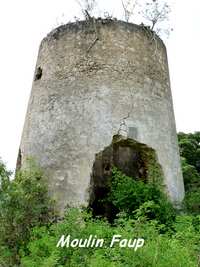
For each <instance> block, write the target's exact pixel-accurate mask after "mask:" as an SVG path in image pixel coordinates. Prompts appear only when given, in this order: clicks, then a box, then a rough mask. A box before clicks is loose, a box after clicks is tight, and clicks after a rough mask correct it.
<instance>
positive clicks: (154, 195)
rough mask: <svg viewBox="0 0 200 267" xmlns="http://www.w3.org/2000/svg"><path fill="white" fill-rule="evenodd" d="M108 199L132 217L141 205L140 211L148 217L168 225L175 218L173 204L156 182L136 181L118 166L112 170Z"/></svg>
mask: <svg viewBox="0 0 200 267" xmlns="http://www.w3.org/2000/svg"><path fill="white" fill-rule="evenodd" d="M108 199H109V201H111V202H112V204H114V205H115V207H116V208H117V209H118V210H119V211H120V212H122V211H123V212H125V213H126V214H127V215H128V216H130V217H134V216H135V214H136V211H137V209H138V208H139V207H140V212H142V214H143V215H144V216H146V217H147V218H148V219H150V220H152V219H156V220H158V221H159V223H161V224H165V225H166V226H170V225H172V223H173V221H174V218H175V211H174V209H173V207H172V204H171V203H170V202H169V201H168V200H167V197H166V196H165V195H164V193H163V192H161V191H160V190H159V188H158V187H157V186H156V185H155V184H152V183H149V184H148V183H147V184H145V183H144V182H143V181H136V180H134V179H133V178H132V177H128V176H126V175H124V174H123V173H122V172H120V171H119V170H117V169H116V168H113V170H112V182H111V191H110V193H109V196H108Z"/></svg>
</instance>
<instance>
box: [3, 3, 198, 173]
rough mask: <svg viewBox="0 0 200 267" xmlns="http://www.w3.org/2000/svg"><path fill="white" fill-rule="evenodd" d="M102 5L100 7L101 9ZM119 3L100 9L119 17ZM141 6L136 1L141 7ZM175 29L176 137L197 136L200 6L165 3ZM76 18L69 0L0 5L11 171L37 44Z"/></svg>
mask: <svg viewBox="0 0 200 267" xmlns="http://www.w3.org/2000/svg"><path fill="white" fill-rule="evenodd" d="M104 1H105V0H102V1H100V2H101V3H102V5H103V2H104ZM120 2H121V1H120V0H115V1H114V0H106V1H105V9H107V10H109V12H111V13H112V14H113V15H114V16H118V17H119V16H121V11H120V10H121V3H120ZM140 2H141V1H140ZM168 2H169V3H170V4H171V9H172V15H171V26H172V28H173V29H174V30H173V32H172V33H171V35H170V37H169V40H168V41H166V45H167V48H168V59H169V68H170V75H171V87H172V94H173V102H174V110H175V117H176V125H177V130H178V131H184V132H194V131H198V130H199V131H200V119H199V115H200V104H199V101H200V90H199V77H200V74H199V70H200V67H199V64H200V16H199V11H200V1H198V0H190V1H183V0H182V1H181V0H176V1H175V2H174V1H173V0H170V1H168ZM74 16H80V12H79V7H78V5H77V4H76V3H75V1H73V0H29V1H27V0H18V1H16V0H6V1H1V3H0V25H1V31H0V36H1V37H0V38H1V41H0V77H1V80H0V85H1V87H0V125H1V129H0V157H1V158H2V159H3V161H4V162H6V163H7V165H8V167H9V168H10V169H12V170H14V168H15V162H16V157H17V152H18V148H19V144H20V138H21V134H22V129H23V124H24V119H25V113H26V108H27V104H28V98H29V95H30V91H31V85H32V80H33V73H34V68H35V64H36V59H37V53H38V48H39V44H40V41H41V39H42V38H43V37H44V36H46V34H47V33H48V32H49V31H50V30H52V29H53V28H54V27H55V26H57V25H58V24H60V23H61V22H67V21H68V20H72V19H73V17H74Z"/></svg>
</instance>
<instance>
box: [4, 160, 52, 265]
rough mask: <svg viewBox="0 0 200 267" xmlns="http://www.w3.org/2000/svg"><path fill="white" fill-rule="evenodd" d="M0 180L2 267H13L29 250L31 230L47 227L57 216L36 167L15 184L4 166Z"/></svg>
mask: <svg viewBox="0 0 200 267" xmlns="http://www.w3.org/2000/svg"><path fill="white" fill-rule="evenodd" d="M0 177H1V188H0V263H1V264H2V265H3V264H4V265H5V266H6V267H8V266H12V267H13V266H14V264H17V263H18V262H19V261H20V259H19V250H20V249H21V248H22V247H26V244H27V242H28V240H29V235H30V230H31V229H32V228H33V227H34V226H41V225H47V224H48V223H49V222H51V221H52V220H53V218H54V216H55V214H54V208H53V202H52V201H51V200H50V198H49V197H48V193H47V187H46V185H45V182H44V178H43V174H42V172H41V170H39V169H38V168H36V166H34V164H33V163H31V162H29V164H28V165H27V168H26V169H25V170H22V171H19V172H18V173H17V174H16V178H15V179H14V180H13V181H11V180H10V173H9V172H8V171H7V170H6V167H5V165H4V164H3V163H1V164H0ZM4 265H3V266H4Z"/></svg>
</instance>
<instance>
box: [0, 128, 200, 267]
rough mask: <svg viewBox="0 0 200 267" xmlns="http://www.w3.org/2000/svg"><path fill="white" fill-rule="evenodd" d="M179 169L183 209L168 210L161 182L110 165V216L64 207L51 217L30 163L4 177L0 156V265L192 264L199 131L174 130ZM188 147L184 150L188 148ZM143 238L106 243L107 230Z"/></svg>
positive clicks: (198, 225) (199, 232) (199, 230)
mask: <svg viewBox="0 0 200 267" xmlns="http://www.w3.org/2000/svg"><path fill="white" fill-rule="evenodd" d="M179 142H180V151H181V156H182V169H183V176H184V182H185V187H186V198H185V203H186V207H187V211H188V213H189V214H181V215H177V214H175V211H174V209H173V208H172V205H171V204H170V203H169V202H168V200H167V198H166V197H165V195H164V194H163V193H162V192H161V191H160V189H159V188H158V187H157V186H155V184H154V183H153V182H152V181H151V183H144V182H142V181H136V180H134V179H133V178H132V177H128V176H126V175H124V174H123V173H121V172H120V171H119V170H117V169H116V168H114V169H113V171H112V179H111V184H110V192H109V194H108V196H107V199H105V201H110V202H111V203H112V205H114V206H115V207H116V209H117V210H118V211H119V213H118V214H117V216H116V218H115V220H114V222H113V223H112V224H110V223H108V222H107V220H106V219H105V218H94V217H93V216H92V215H91V213H90V212H89V211H87V210H81V209H68V210H67V213H66V215H65V217H64V218H63V219H62V220H60V221H58V220H56V213H55V210H54V203H53V202H52V200H51V199H50V198H49V196H48V193H47V186H46V184H45V178H44V175H43V173H42V171H41V170H40V169H38V168H37V167H36V166H35V165H34V164H33V163H31V162H29V163H30V164H29V165H28V166H27V168H26V169H24V170H22V171H20V172H18V173H17V175H16V178H15V180H13V181H11V180H10V175H11V173H10V172H9V171H7V169H6V167H5V165H4V164H3V163H2V162H0V181H1V188H0V265H1V266H2V267H4V266H6V267H11V266H12V267H14V266H21V267H38V266H39V267H79V266H81V267H82V266H85V267H94V266H95V267H107V266H108V267H124V266H125V267H126V266H127V267H128V266H132V267H138V266H140V267H147V266H149V267H155V266H156V267H171V266H190V267H195V266H198V262H199V253H200V250H199V244H200V215H199V214H200V205H199V203H200V172H199V167H198V162H199V142H200V134H199V133H195V134H183V133H180V134H179ZM189 152H191V153H192V155H191V153H189ZM63 234H64V235H68V234H70V236H71V240H73V239H74V238H78V239H81V238H82V239H87V238H88V237H89V236H90V235H93V236H95V235H96V236H97V237H98V238H103V239H104V241H105V245H104V246H103V247H102V248H100V247H95V248H91V247H88V248H79V247H76V248H72V247H63V248H60V247H59V248H57V247H56V244H57V242H58V240H59V239H60V237H61V236H62V235H63ZM115 234H118V235H121V236H122V238H127V239H130V238H138V237H139V238H144V239H145V245H144V247H142V248H141V249H138V250H137V251H134V250H133V249H132V248H120V247H119V246H118V245H117V244H116V245H115V246H114V247H113V248H111V247H110V246H109V245H110V241H111V240H112V237H113V235H115Z"/></svg>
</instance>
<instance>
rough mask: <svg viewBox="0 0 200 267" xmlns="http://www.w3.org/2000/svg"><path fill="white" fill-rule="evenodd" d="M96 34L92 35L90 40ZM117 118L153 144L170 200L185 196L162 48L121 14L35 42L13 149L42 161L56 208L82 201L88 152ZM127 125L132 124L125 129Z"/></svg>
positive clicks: (115, 126) (105, 139)
mask: <svg viewBox="0 0 200 267" xmlns="http://www.w3.org/2000/svg"><path fill="white" fill-rule="evenodd" d="M97 39H98V40H97ZM123 118H124V121H125V123H126V125H127V129H130V131H129V133H131V134H133V135H135V139H136V140H137V141H138V142H141V143H145V144H147V145H148V146H150V147H152V148H153V149H155V150H156V152H157V156H158V160H159V163H160V164H161V166H162V168H163V172H164V175H165V184H166V191H167V193H168V195H169V197H170V198H171V200H172V201H173V202H174V203H180V202H181V201H182V199H183V197H184V186H183V178H182V173H181V168H180V159H179V152H178V145H177V136H176V127H175V119H174V112H173V104H172V96H171V89H170V80H169V72H168V63H167V54H166V48H165V46H164V44H163V42H162V41H161V40H160V39H159V38H158V37H156V38H155V40H152V38H151V36H149V33H148V32H147V31H146V30H145V29H143V28H142V27H141V26H137V25H134V24H129V23H125V22H120V21H109V20H104V21H101V20H99V21H97V22H96V23H95V25H94V24H93V23H89V22H79V23H73V24H68V25H64V26H61V27H59V28H58V29H56V30H54V31H53V32H51V33H50V34H49V35H48V36H47V37H46V38H45V39H44V40H43V41H42V43H41V46H40V49H39V55H38V60H37V65H36V72H35V77H34V81H33V87H32V92H31V96H30V100H29V105H28V111H27V115H26V120H25V125H24V130H23V135H22V140H21V145H20V150H21V159H22V165H23V164H24V162H25V159H26V158H27V157H29V156H31V157H34V158H35V159H36V160H37V161H38V162H39V164H40V165H41V166H42V167H43V168H44V170H45V172H46V174H47V176H48V179H49V190H50V192H51V193H52V195H53V196H54V197H55V199H57V201H58V203H59V207H60V209H61V210H63V209H64V206H65V205H66V204H70V205H73V206H77V205H87V204H88V199H89V187H90V179H91V172H92V166H93V162H94V160H95V154H96V153H98V152H99V151H101V150H103V148H105V147H106V146H108V145H109V144H110V143H111V142H112V137H113V135H115V134H117V132H118V131H119V128H120V124H121V123H122V121H123ZM131 129H134V131H132V130H131Z"/></svg>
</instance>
